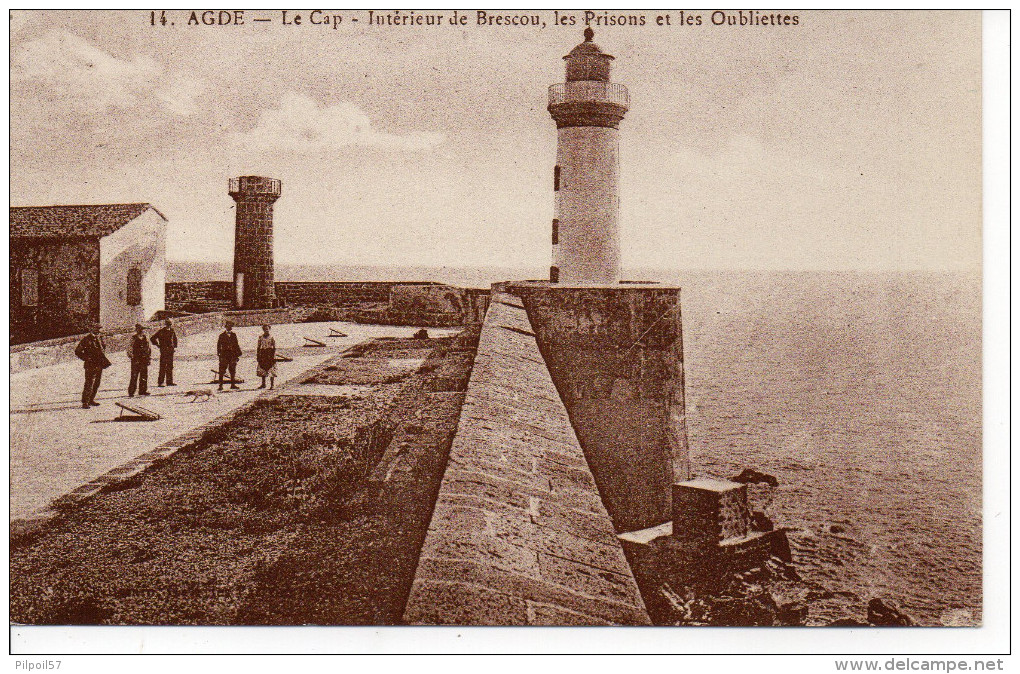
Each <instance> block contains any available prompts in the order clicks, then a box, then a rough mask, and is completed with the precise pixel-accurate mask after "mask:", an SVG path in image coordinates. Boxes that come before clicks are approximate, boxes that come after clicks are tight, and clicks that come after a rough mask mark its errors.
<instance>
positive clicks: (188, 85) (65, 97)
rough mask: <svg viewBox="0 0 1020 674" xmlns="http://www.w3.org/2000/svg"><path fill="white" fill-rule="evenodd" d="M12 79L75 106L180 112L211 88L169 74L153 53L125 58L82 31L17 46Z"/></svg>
mask: <svg viewBox="0 0 1020 674" xmlns="http://www.w3.org/2000/svg"><path fill="white" fill-rule="evenodd" d="M11 84H12V88H15V89H16V90H18V91H19V92H21V93H25V94H29V95H31V96H32V97H35V98H40V99H43V100H46V101H49V102H51V103H57V104H61V105H64V106H67V107H69V108H70V109H71V110H78V111H89V112H99V113H101V112H107V111H110V110H117V109H119V110H133V109H136V108H139V107H155V108H157V109H160V110H164V111H166V112H169V113H171V114H173V115H177V116H188V115H191V114H192V113H194V112H195V111H196V109H197V108H196V99H197V98H198V97H199V96H200V95H201V94H202V93H203V91H204V90H205V82H204V81H203V80H200V79H195V78H190V77H187V76H184V75H182V74H180V73H173V74H171V73H168V72H167V71H166V70H165V69H164V68H162V67H161V66H159V65H158V64H157V63H156V62H155V61H154V60H152V59H150V58H145V57H135V58H134V59H131V60H126V59H119V58H116V57H114V56H112V55H110V54H108V53H106V52H105V51H103V50H102V49H99V48H98V47H95V46H93V45H92V44H90V43H89V42H88V41H86V40H84V39H82V38H80V37H78V36H77V35H73V34H71V33H67V32H63V31H55V30H54V31H49V32H47V33H45V34H44V35H42V36H41V37H39V38H36V39H34V40H31V41H28V42H25V43H24V44H22V45H20V46H18V47H16V48H15V49H14V50H13V53H12V56H11Z"/></svg>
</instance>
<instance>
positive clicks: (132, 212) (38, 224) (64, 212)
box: [11, 204, 166, 238]
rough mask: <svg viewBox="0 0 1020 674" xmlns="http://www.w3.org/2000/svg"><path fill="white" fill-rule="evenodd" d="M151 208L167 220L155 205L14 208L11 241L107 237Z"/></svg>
mask: <svg viewBox="0 0 1020 674" xmlns="http://www.w3.org/2000/svg"><path fill="white" fill-rule="evenodd" d="M150 208H151V209H152V210H154V211H156V213H157V214H158V215H159V217H161V218H163V219H164V220H166V218H165V217H164V216H163V214H162V213H160V212H159V211H158V210H156V209H155V208H153V206H152V205H151V204H95V205H87V206H25V207H11V238H16V237H38V238H51V237H75V236H78V237H93V236H96V237H103V236H106V235H108V234H112V233H114V232H116V231H117V230H118V229H120V228H121V227H123V226H124V225H126V224H127V223H129V222H131V221H132V220H134V219H135V218H137V217H138V216H139V215H141V214H142V213H144V212H145V211H147V210H149V209H150Z"/></svg>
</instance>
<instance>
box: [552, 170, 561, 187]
mask: <svg viewBox="0 0 1020 674" xmlns="http://www.w3.org/2000/svg"><path fill="white" fill-rule="evenodd" d="M559 191H560V167H559V166H556V167H555V168H554V169H553V192H559Z"/></svg>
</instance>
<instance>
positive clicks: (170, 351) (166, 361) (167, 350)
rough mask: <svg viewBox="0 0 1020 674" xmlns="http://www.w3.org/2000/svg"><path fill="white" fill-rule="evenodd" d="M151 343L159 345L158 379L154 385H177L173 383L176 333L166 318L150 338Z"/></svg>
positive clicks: (171, 323)
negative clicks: (164, 383)
mask: <svg viewBox="0 0 1020 674" xmlns="http://www.w3.org/2000/svg"><path fill="white" fill-rule="evenodd" d="M149 341H151V342H152V343H153V344H155V345H156V346H158V347H159V379H158V380H157V381H156V386H162V385H163V382H166V385H167V386H177V384H175V383H174V350H175V349H177V333H176V332H174V324H173V322H172V321H171V320H170V319H169V318H168V319H166V322H165V323H164V324H163V327H162V328H160V329H159V330H157V331H156V334H154V335H153V336H152V339H150V340H149Z"/></svg>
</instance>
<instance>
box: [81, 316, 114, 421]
mask: <svg viewBox="0 0 1020 674" xmlns="http://www.w3.org/2000/svg"><path fill="white" fill-rule="evenodd" d="M100 330H101V328H100V325H99V323H93V324H92V325H91V326H90V329H89V333H88V334H87V335H85V336H84V337H82V338H81V341H80V342H78V346H77V347H75V349H74V355H76V356H78V358H80V359H81V360H82V361H84V363H85V385H84V386H83V387H82V389H81V406H82V408H83V409H89V408H90V407H94V406H96V405H99V403H97V402H96V393H98V392H99V380H100V379H102V376H103V370H104V369H105V368H107V367H109V366H110V359H109V358H107V357H106V347H105V345H104V344H103V338H102V337H100V336H99V331H100Z"/></svg>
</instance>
